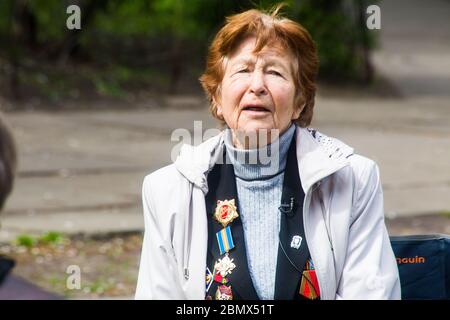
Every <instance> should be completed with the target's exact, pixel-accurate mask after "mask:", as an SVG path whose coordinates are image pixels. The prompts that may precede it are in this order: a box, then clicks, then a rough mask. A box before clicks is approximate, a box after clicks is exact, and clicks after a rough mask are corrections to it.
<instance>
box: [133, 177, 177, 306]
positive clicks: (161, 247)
mask: <svg viewBox="0 0 450 320" xmlns="http://www.w3.org/2000/svg"><path fill="white" fill-rule="evenodd" d="M142 205H143V210H144V223H145V233H144V240H143V244H142V252H141V260H140V266H139V275H138V281H137V287H136V294H135V299H136V300H144V299H179V297H180V296H182V292H179V291H178V289H177V288H180V286H179V283H178V282H177V278H176V262H175V259H174V258H173V250H170V248H171V246H170V245H168V244H167V243H166V242H167V241H165V240H164V237H163V236H162V232H161V227H160V225H161V221H159V220H158V216H157V214H156V211H155V206H154V202H153V199H152V188H151V176H147V177H146V178H145V179H144V183H143V187H142Z"/></svg>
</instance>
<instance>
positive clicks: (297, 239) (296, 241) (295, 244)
mask: <svg viewBox="0 0 450 320" xmlns="http://www.w3.org/2000/svg"><path fill="white" fill-rule="evenodd" d="M302 240H303V238H302V237H301V236H293V237H292V240H291V248H294V249H297V250H298V248H300V246H301V245H302Z"/></svg>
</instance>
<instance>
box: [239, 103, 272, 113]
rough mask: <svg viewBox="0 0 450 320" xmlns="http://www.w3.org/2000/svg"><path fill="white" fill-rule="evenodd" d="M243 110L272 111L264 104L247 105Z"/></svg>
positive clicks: (253, 111) (251, 111)
mask: <svg viewBox="0 0 450 320" xmlns="http://www.w3.org/2000/svg"><path fill="white" fill-rule="evenodd" d="M242 111H245V112H249V113H268V112H270V110H269V109H267V108H266V107H263V106H254V105H251V106H245V107H244V108H242Z"/></svg>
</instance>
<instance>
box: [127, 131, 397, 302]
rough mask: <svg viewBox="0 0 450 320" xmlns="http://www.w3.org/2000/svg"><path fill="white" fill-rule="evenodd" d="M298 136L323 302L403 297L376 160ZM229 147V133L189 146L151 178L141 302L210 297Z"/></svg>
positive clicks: (146, 188) (308, 231) (308, 134)
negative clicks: (211, 248) (213, 196)
mask: <svg viewBox="0 0 450 320" xmlns="http://www.w3.org/2000/svg"><path fill="white" fill-rule="evenodd" d="M296 141H297V161H298V168H299V175H300V178H301V181H302V188H303V190H304V192H305V195H306V196H305V201H304V203H303V212H304V215H303V216H304V217H303V219H304V221H303V222H304V226H305V236H306V238H307V241H308V245H309V249H310V254H311V258H312V260H313V261H314V266H315V269H316V274H317V277H318V281H319V287H320V292H321V299H323V300H331V299H400V296H401V295H400V281H399V275H398V269H397V263H396V260H395V257H394V254H393V251H392V248H391V245H390V241H389V237H388V233H387V230H386V226H385V223H384V212H383V193H382V189H381V183H380V175H379V170H378V167H377V165H376V164H375V163H374V162H373V161H372V160H370V159H367V158H365V157H363V156H360V155H357V154H354V153H353V149H352V148H350V147H348V146H347V145H345V144H344V143H342V142H340V141H339V140H337V139H332V138H328V137H326V136H325V135H322V134H320V133H318V132H316V131H314V130H311V129H304V128H300V127H297V128H296ZM324 141H325V142H326V144H324V143H323V142H324ZM223 145H224V144H223V133H221V134H219V135H217V136H215V137H213V138H211V139H209V140H207V141H205V142H204V143H202V144H200V145H199V146H197V147H193V146H189V145H185V146H183V147H182V149H181V151H180V155H179V157H178V158H177V160H176V161H175V163H174V164H172V165H169V166H166V167H164V168H161V169H159V170H157V171H155V172H153V173H152V174H150V175H148V176H147V177H146V178H145V179H144V183H143V194H142V199H143V208H144V220H145V236H144V243H143V247H142V254H141V261H140V269H139V276H138V283H137V288H136V295H135V298H136V299H204V297H205V269H206V251H207V239H208V230H207V218H206V208H205V198H204V196H205V194H206V192H207V191H208V186H207V179H206V178H207V174H208V172H209V170H210V169H211V168H212V167H213V166H214V164H215V163H216V161H218V159H219V155H221V154H222V148H223Z"/></svg>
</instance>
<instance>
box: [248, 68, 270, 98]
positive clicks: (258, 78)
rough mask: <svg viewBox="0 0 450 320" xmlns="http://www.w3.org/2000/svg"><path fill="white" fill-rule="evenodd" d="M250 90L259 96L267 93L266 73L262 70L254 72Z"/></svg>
mask: <svg viewBox="0 0 450 320" xmlns="http://www.w3.org/2000/svg"><path fill="white" fill-rule="evenodd" d="M249 91H250V92H251V93H253V94H255V95H257V96H259V95H263V94H266V93H267V88H266V84H265V83H264V75H263V74H262V72H257V71H255V72H253V74H252V78H251V83H250V87H249Z"/></svg>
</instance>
